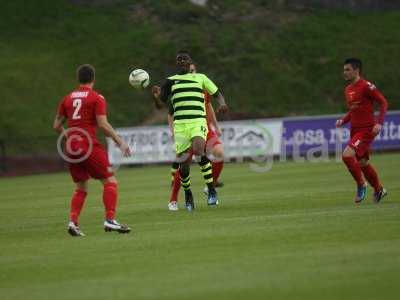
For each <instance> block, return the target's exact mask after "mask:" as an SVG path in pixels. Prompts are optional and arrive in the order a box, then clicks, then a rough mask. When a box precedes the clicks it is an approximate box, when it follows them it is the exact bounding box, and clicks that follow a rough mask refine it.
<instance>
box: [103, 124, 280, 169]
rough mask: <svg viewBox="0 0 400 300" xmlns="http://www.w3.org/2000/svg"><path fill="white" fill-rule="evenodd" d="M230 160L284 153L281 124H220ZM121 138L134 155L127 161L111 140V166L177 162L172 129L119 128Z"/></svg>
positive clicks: (156, 127)
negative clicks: (282, 151)
mask: <svg viewBox="0 0 400 300" xmlns="http://www.w3.org/2000/svg"><path fill="white" fill-rule="evenodd" d="M220 126H221V129H222V136H221V137H220V139H221V140H222V142H223V145H224V149H225V158H226V159H228V160H229V159H241V158H244V157H255V156H265V155H277V154H279V153H280V147H281V138H282V121H281V120H246V121H230V122H220ZM117 132H118V134H119V135H120V136H121V137H122V138H123V139H124V140H125V141H126V142H127V143H128V144H129V146H130V147H131V149H132V150H133V155H132V156H131V157H128V158H124V157H122V155H121V152H120V151H119V149H118V148H117V147H116V146H115V144H114V143H113V142H112V141H111V140H110V139H108V140H107V143H108V156H109V159H110V162H111V164H113V165H116V164H143V163H162V162H171V161H173V160H174V158H175V151H174V141H173V139H172V134H171V132H170V129H169V128H168V126H148V127H131V128H119V129H117Z"/></svg>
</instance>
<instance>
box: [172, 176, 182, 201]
mask: <svg viewBox="0 0 400 300" xmlns="http://www.w3.org/2000/svg"><path fill="white" fill-rule="evenodd" d="M180 189H181V173H180V172H179V170H178V171H177V172H176V173H175V177H174V181H173V183H172V188H171V198H170V200H169V201H170V202H173V201H178V194H179V190H180Z"/></svg>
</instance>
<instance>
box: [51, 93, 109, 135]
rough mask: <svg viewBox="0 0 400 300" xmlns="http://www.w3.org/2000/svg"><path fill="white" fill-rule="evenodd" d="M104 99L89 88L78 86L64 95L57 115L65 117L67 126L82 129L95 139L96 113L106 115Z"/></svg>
mask: <svg viewBox="0 0 400 300" xmlns="http://www.w3.org/2000/svg"><path fill="white" fill-rule="evenodd" d="M106 107H107V105H106V100H105V99H104V97H103V96H102V95H100V94H98V93H97V92H96V91H94V90H92V89H91V88H88V87H85V86H80V87H79V88H78V89H76V90H74V91H73V92H72V93H70V94H68V95H67V96H65V97H64V99H63V100H62V101H61V103H60V104H59V107H58V115H60V116H64V117H65V118H67V121H68V127H69V128H73V127H77V128H79V129H82V130H84V131H85V132H87V133H88V134H89V136H90V137H91V138H93V139H94V140H95V141H97V139H96V128H97V120H96V116H98V115H107V108H106Z"/></svg>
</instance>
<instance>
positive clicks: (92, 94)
mask: <svg viewBox="0 0 400 300" xmlns="http://www.w3.org/2000/svg"><path fill="white" fill-rule="evenodd" d="M89 97H91V98H92V99H94V100H102V101H105V100H106V98H104V96H103V95H102V94H100V93H99V92H98V91H96V90H91V91H90V94H89Z"/></svg>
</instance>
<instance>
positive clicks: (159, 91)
mask: <svg viewBox="0 0 400 300" xmlns="http://www.w3.org/2000/svg"><path fill="white" fill-rule="evenodd" d="M172 84H173V81H172V80H170V79H167V80H165V82H164V83H163V85H162V86H161V87H159V86H158V85H155V86H153V87H152V89H151V92H152V94H153V99H154V102H155V105H156V107H157V108H158V109H161V108H162V107H163V106H165V104H166V103H167V102H168V98H169V96H170V95H171V87H172Z"/></svg>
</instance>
